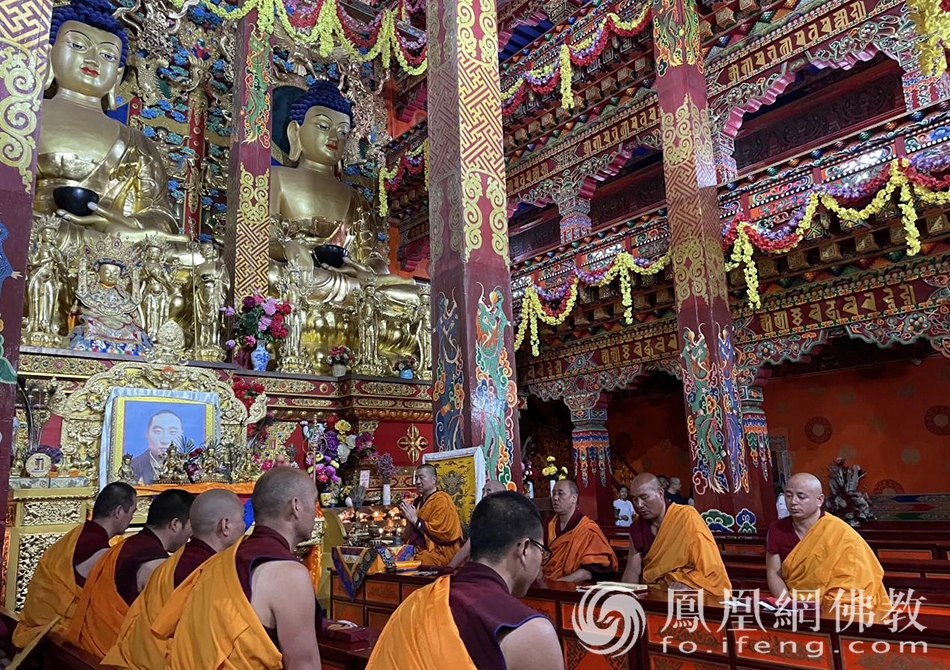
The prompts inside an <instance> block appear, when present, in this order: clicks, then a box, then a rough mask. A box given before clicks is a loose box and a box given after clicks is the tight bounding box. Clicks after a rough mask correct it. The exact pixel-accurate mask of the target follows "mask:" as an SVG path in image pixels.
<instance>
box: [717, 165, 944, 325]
mask: <svg viewBox="0 0 950 670" xmlns="http://www.w3.org/2000/svg"><path fill="white" fill-rule="evenodd" d="M907 166H908V162H907V160H906V159H894V160H893V161H892V162H891V165H890V175H889V176H888V180H887V182H886V183H885V184H884V186H882V187H881V189H880V190H879V191H878V192H877V193H876V194H875V195H874V198H873V199H872V200H871V202H870V203H868V204H867V205H866V206H865V207H863V208H861V209H854V208H851V207H846V206H843V205H842V204H841V203H840V202H839V201H838V199H837V198H835V197H834V196H833V195H830V194H828V193H823V192H813V193H811V194H810V195H809V196H808V200H807V202H806V204H805V211H804V214H803V215H802V219H801V221H800V222H799V224H798V226H797V228H796V229H795V231H794V237H793V239H792V241H791V243H790V244H787V245H783V246H782V247H781V248H777V249H761V247H760V249H761V250H762V251H765V252H767V253H772V254H777V253H784V252H787V251H791V250H792V249H794V248H795V247H797V246H798V245H799V243H800V242H801V241H802V240H803V239H804V238H805V236H806V235H807V234H808V232H809V231H810V230H811V227H812V225H813V222H814V218H815V213H816V212H817V211H818V205H819V204H820V205H823V206H824V207H825V209H827V210H828V211H829V212H834V213H835V214H837V215H838V217H839V218H840V219H842V220H844V221H859V220H862V219H867V218H869V217H871V216H875V215H877V214H880V213H881V212H882V211H884V209H885V208H886V207H887V205H888V204H889V203H890V202H891V200H892V198H893V196H894V193H895V191H896V192H897V193H898V198H897V206H898V209H899V211H900V213H901V224H902V225H903V227H904V232H905V233H906V239H907V254H908V255H909V256H916V255H917V254H918V253H920V230H919V229H918V228H917V208H916V207H915V205H914V196H913V194H914V192H916V193H917V196H918V197H919V198H920V199H921V201H922V202H924V203H925V204H948V205H950V193H935V192H934V191H930V190H929V189H927V188H925V187H923V186H921V185H919V184H913V185H912V184H911V183H910V180H909V179H908V177H907V174H906V173H905V172H904V170H905V169H906V168H907ZM753 230H754V224H753V223H752V222H750V221H744V222H742V223H740V224H739V225H738V226H737V234H736V240H735V243H734V244H733V247H732V253H731V255H730V257H729V260H728V261H727V262H726V271H727V272H731V271H732V270H734V269H735V268H737V267H740V266H741V267H742V269H743V275H744V276H745V281H746V298H747V300H748V304H749V306H750V307H751V308H752V309H758V308H760V307H761V306H762V300H761V297H760V296H759V274H758V267H757V266H756V263H755V259H754V258H753V253H754V251H755V245H754V244H753V242H752V239H751V234H750V233H751V231H753Z"/></svg>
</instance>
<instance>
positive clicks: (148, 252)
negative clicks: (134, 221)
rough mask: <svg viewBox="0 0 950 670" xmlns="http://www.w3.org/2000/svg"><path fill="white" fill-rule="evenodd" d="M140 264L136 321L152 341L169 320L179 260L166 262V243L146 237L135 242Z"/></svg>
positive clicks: (178, 287)
mask: <svg viewBox="0 0 950 670" xmlns="http://www.w3.org/2000/svg"><path fill="white" fill-rule="evenodd" d="M138 247H139V250H140V257H141V258H142V267H141V269H140V270H139V276H140V279H141V284H140V286H141V298H140V302H139V322H140V323H141V324H142V326H143V327H144V328H145V332H146V333H148V336H149V337H150V338H152V339H153V340H154V339H155V338H156V337H158V329H159V328H161V327H162V326H163V325H164V324H165V322H166V321H168V316H169V312H170V310H171V306H172V301H173V300H174V299H175V297H176V296H179V295H180V292H181V285H182V280H181V278H179V277H176V276H175V274H176V272H177V270H178V267H179V264H178V261H176V260H172V261H171V262H168V263H166V260H165V254H166V251H167V249H168V243H167V242H165V241H164V240H162V239H160V238H158V237H151V236H150V237H146V238H145V240H143V241H142V242H140V243H139V244H138Z"/></svg>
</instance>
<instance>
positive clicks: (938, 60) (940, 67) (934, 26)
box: [907, 0, 950, 77]
mask: <svg viewBox="0 0 950 670" xmlns="http://www.w3.org/2000/svg"><path fill="white" fill-rule="evenodd" d="M907 11H908V14H909V16H910V20H911V21H913V22H914V25H916V26H917V34H918V35H920V37H921V39H920V41H919V42H917V49H918V59H917V62H918V65H919V66H920V71H921V72H923V73H924V74H930V75H933V76H935V77H939V76H940V75H942V74H943V73H944V72H946V71H947V58H946V54H945V53H944V49H945V48H946V46H948V45H950V13H948V12H945V11H943V8H942V7H941V6H940V0H907Z"/></svg>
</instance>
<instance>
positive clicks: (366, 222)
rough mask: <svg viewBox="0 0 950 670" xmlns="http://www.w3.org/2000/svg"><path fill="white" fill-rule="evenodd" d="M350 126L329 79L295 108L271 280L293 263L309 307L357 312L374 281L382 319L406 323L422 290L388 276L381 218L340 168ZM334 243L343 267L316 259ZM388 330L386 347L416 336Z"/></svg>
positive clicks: (280, 177)
mask: <svg viewBox="0 0 950 670" xmlns="http://www.w3.org/2000/svg"><path fill="white" fill-rule="evenodd" d="M352 124H353V113H352V109H351V105H350V102H349V100H347V99H346V98H345V97H343V95H342V94H341V93H340V91H339V90H338V89H337V87H336V86H335V85H334V84H332V83H331V82H329V81H317V82H316V83H315V84H314V85H313V86H311V87H310V89H309V90H308V91H307V92H306V93H305V94H304V95H302V96H301V97H300V98H298V99H297V101H296V102H295V103H294V104H293V106H292V107H291V109H290V122H289V124H288V127H287V138H288V142H289V145H290V159H291V160H292V161H294V162H296V166H295V167H274V168H272V170H271V198H270V206H271V231H270V255H271V261H272V262H271V271H270V275H271V284H272V285H277V284H278V282H279V280H280V276H281V269H282V268H284V267H285V266H288V265H290V266H295V267H296V268H299V271H300V272H301V274H302V280H303V282H304V283H305V284H306V285H307V286H308V292H309V295H308V296H307V298H308V301H309V302H310V303H311V304H313V305H316V306H325V307H330V308H334V307H336V308H341V309H349V310H352V309H353V308H355V301H354V298H353V295H354V292H355V291H356V289H359V288H360V287H363V286H365V285H367V284H369V283H370V282H371V281H374V283H375V285H376V290H377V293H378V295H379V296H380V299H381V301H382V303H383V310H382V317H383V318H384V319H385V318H386V317H387V316H388V317H389V319H390V320H391V321H393V322H394V323H395V322H397V321H398V322H400V323H405V322H406V321H407V318H411V317H412V315H414V314H415V312H416V311H417V310H418V305H419V289H418V287H417V286H416V284H415V282H413V281H412V280H409V279H404V278H402V277H399V276H396V275H393V274H391V273H390V271H389V259H388V236H387V235H386V234H385V232H384V230H383V226H382V223H381V222H380V221H379V219H378V217H376V216H375V213H374V211H373V208H372V206H371V205H370V203H369V202H367V201H366V199H365V198H364V197H363V196H362V195H361V194H360V193H359V192H357V190H356V189H354V188H352V187H350V186H348V185H347V184H345V183H343V181H342V180H341V179H340V177H339V176H338V173H337V166H338V164H339V162H340V160H341V158H342V157H343V154H344V151H345V144H346V140H347V137H348V136H349V133H350V130H351V128H352ZM328 244H329V245H336V246H338V247H343V248H344V249H345V250H346V256H345V257H344V259H343V264H342V266H341V267H332V266H330V265H327V264H325V263H321V262H319V261H317V260H315V258H314V254H313V252H314V249H316V248H318V247H320V246H322V245H328ZM322 311H327V310H325V309H324V310H322ZM320 318H321V316H320V315H317V316H316V317H315V319H317V320H319V319H320ZM402 329H403V330H407V332H408V329H407V328H405V326H403V327H402ZM383 330H386V331H387V332H389V334H390V337H389V340H388V341H387V340H386V338H385V337H384V336H381V338H380V339H381V342H380V344H381V345H382V346H384V347H385V346H386V345H387V344H388V345H389V348H390V349H394V350H395V349H399V348H400V344H399V343H398V342H395V341H393V340H394V338H395V339H400V338H404V339H406V341H407V343H409V344H411V336H408V337H407V336H406V335H405V334H401V331H400V330H399V328H389V329H386V327H385V326H383V327H382V328H381V335H382V332H383ZM305 339H306V338H305ZM318 339H319V337H318ZM335 343H339V342H335ZM405 346H409V345H408V344H407V345H405Z"/></svg>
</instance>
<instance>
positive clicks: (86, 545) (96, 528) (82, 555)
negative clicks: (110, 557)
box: [73, 521, 109, 586]
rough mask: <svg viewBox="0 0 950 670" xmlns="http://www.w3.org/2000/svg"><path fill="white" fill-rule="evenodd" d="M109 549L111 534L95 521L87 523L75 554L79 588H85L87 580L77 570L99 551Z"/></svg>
mask: <svg viewBox="0 0 950 670" xmlns="http://www.w3.org/2000/svg"><path fill="white" fill-rule="evenodd" d="M108 548H109V533H108V532H107V531H106V529H105V528H103V527H102V526H100V525H99V524H97V523H96V522H95V521H87V522H86V523H84V524H83V526H82V531H81V532H80V534H79V539H78V540H77V541H76V550H75V551H74V552H73V576H75V577H76V585H77V586H85V585H86V578H85V577H83V576H82V575H80V574H79V573H78V572H77V571H76V568H77V567H78V566H79V564H80V563H84V562H86V561H88V560H89V559H90V558H92V556H93V554H95V553H96V552H97V551H102V550H103V549H108Z"/></svg>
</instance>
